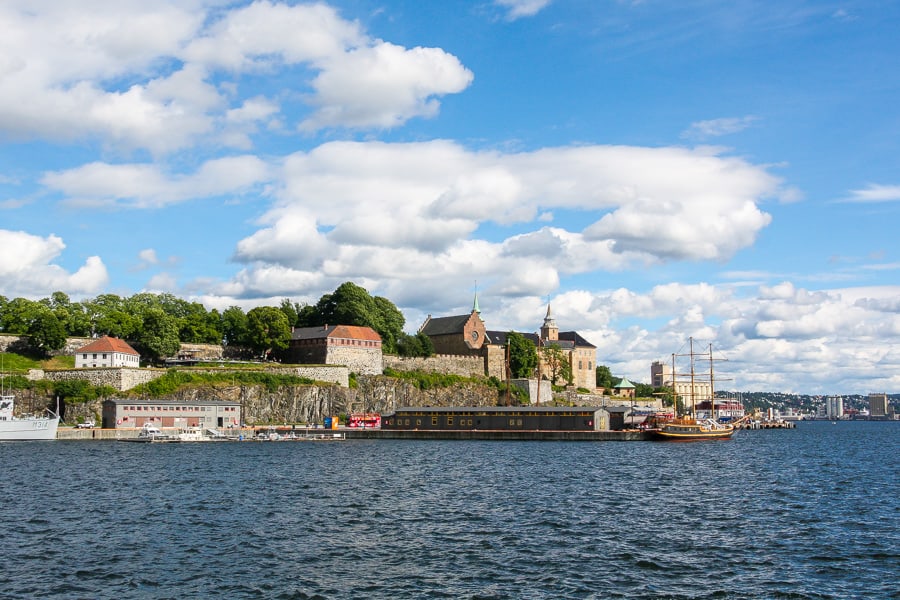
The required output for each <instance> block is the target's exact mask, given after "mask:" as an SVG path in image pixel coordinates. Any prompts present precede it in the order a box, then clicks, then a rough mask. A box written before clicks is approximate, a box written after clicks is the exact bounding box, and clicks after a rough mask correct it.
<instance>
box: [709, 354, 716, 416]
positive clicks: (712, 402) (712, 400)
mask: <svg viewBox="0 0 900 600" xmlns="http://www.w3.org/2000/svg"><path fill="white" fill-rule="evenodd" d="M709 414H710V416H711V417H712V420H713V421H715V420H716V385H715V379H714V377H713V353H712V344H711V343H710V345H709Z"/></svg>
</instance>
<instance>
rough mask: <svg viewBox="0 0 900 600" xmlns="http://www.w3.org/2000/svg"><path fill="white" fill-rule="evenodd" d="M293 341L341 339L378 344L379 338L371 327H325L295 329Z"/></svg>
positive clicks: (292, 335)
mask: <svg viewBox="0 0 900 600" xmlns="http://www.w3.org/2000/svg"><path fill="white" fill-rule="evenodd" d="M291 337H292V338H293V339H295V340H318V339H322V338H341V339H345V340H369V341H373V342H380V341H381V336H379V335H378V333H376V332H375V330H374V329H372V328H371V327H360V326H358V325H325V326H321V327H297V328H296V329H294V332H293V333H292V334H291Z"/></svg>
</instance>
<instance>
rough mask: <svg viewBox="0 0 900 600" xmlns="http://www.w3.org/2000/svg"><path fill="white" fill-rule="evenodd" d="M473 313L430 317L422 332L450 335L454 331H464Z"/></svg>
mask: <svg viewBox="0 0 900 600" xmlns="http://www.w3.org/2000/svg"><path fill="white" fill-rule="evenodd" d="M471 316H472V314H471V313H469V314H467V315H456V316H453V317H436V318H433V319H429V320H428V321H427V322H426V323H425V326H424V327H422V333H424V334H425V335H450V334H453V333H463V331H464V330H465V326H466V323H467V322H468V321H469V317H471Z"/></svg>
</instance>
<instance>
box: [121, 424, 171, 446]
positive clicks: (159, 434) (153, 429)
mask: <svg viewBox="0 0 900 600" xmlns="http://www.w3.org/2000/svg"><path fill="white" fill-rule="evenodd" d="M118 440H119V441H120V442H140V443H151V442H156V443H159V442H180V441H181V440H180V439H178V436H177V435H170V434H168V433H163V431H162V429H160V428H159V427H157V426H156V425H152V424H150V423H145V424H144V426H143V427H141V431H140V432H139V433H138V435H137V437H120V438H118Z"/></svg>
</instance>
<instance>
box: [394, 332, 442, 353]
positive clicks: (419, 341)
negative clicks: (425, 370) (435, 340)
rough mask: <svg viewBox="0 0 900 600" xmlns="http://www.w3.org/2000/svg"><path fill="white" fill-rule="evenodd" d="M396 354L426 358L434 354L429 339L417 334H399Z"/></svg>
mask: <svg viewBox="0 0 900 600" xmlns="http://www.w3.org/2000/svg"><path fill="white" fill-rule="evenodd" d="M397 354H399V355H400V356H421V357H426V358H427V357H429V356H431V355H433V354H434V344H432V343H431V338H430V337H428V336H427V335H425V334H424V333H421V332H419V333H417V334H416V335H409V334H407V333H401V334H400V337H399V338H398V339H397Z"/></svg>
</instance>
